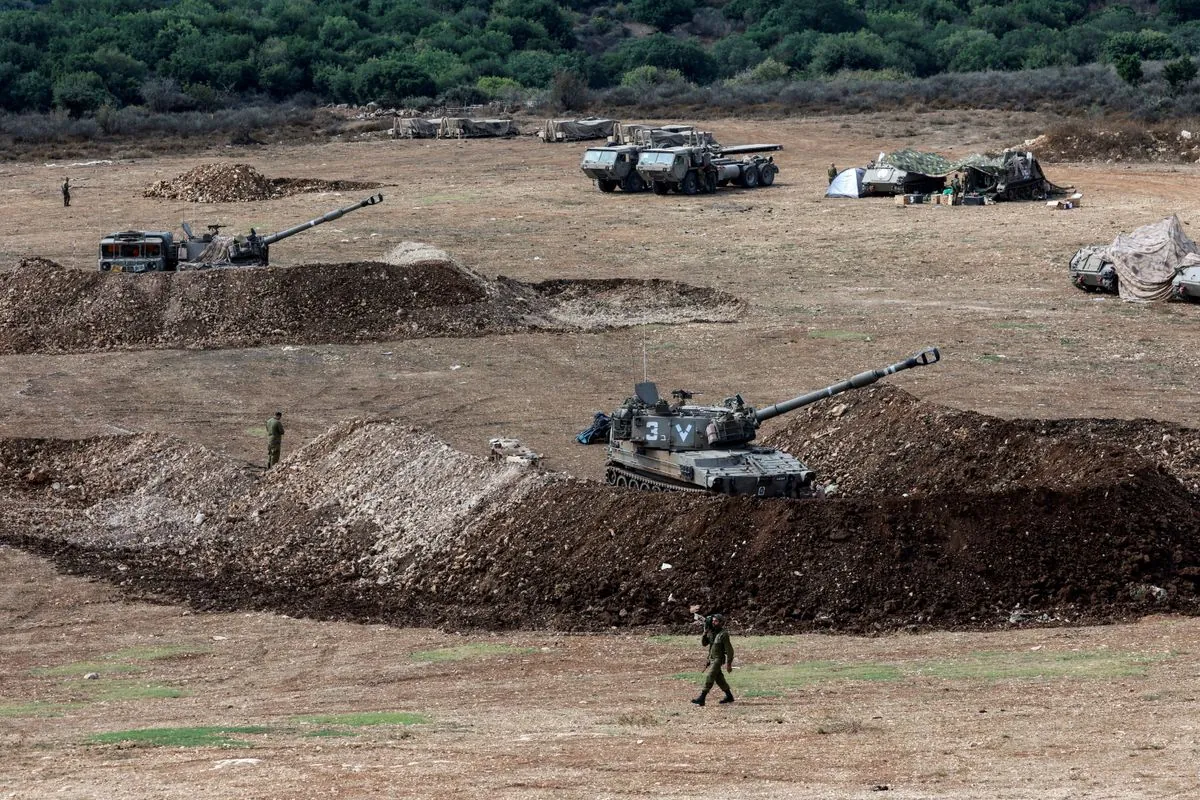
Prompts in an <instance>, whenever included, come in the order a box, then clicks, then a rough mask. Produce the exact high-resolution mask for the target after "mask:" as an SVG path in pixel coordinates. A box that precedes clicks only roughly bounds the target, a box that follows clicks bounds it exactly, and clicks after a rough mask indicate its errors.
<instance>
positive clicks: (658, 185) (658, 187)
mask: <svg viewBox="0 0 1200 800" xmlns="http://www.w3.org/2000/svg"><path fill="white" fill-rule="evenodd" d="M669 191H671V187H670V186H668V185H667V182H666V181H655V182H654V193H655V194H666V193H668V192H669Z"/></svg>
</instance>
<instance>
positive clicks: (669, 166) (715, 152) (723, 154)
mask: <svg viewBox="0 0 1200 800" xmlns="http://www.w3.org/2000/svg"><path fill="white" fill-rule="evenodd" d="M782 149H783V145H779V144H747V145H738V146H736V147H726V148H720V149H716V148H712V147H709V146H707V145H699V146H696V145H691V146H684V147H665V148H654V149H650V150H643V151H642V153H641V155H640V156H639V157H638V163H637V171H638V174H640V175H641V176H642V180H643V181H645V182H646V183H647V184H649V185H650V187H651V188H652V189H653V190H654V193H655V194H667V193H668V192H679V193H680V194H697V193H711V192H715V191H716V190H717V187H718V186H728V185H730V184H736V185H737V186H741V187H743V188H746V189H754V188H756V187H758V186H770V185H771V184H773V183H774V182H775V176H776V175H778V174H779V167H778V166H777V165H776V164H775V158H774V156H762V155H743V156H742V158H734V157H733V156H735V155H742V154H746V153H762V152H768V151H771V150H782Z"/></svg>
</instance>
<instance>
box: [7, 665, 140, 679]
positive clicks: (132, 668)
mask: <svg viewBox="0 0 1200 800" xmlns="http://www.w3.org/2000/svg"><path fill="white" fill-rule="evenodd" d="M141 671H142V668H141V667H139V666H136V665H134V664H117V663H114V662H111V661H110V662H103V661H76V662H75V663H74V664H63V665H61V666H58V667H35V668H34V669H31V670H30V672H32V673H33V674H34V675H41V676H43V677H49V678H54V677H61V676H64V675H86V674H88V673H89V672H95V673H98V674H100V675H112V674H122V673H124V674H128V673H132V672H141Z"/></svg>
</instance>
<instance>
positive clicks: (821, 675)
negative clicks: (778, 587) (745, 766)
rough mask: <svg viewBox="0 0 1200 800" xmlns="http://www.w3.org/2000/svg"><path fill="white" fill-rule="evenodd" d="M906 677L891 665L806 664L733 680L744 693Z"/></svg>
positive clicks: (758, 668) (691, 675)
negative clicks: (830, 682) (837, 682)
mask: <svg viewBox="0 0 1200 800" xmlns="http://www.w3.org/2000/svg"><path fill="white" fill-rule="evenodd" d="M703 675H704V673H702V672H683V673H679V674H677V675H675V676H674V677H676V678H679V679H681V680H686V681H691V682H693V683H695V682H697V681H699V680H700V679H701V678H702V677H703ZM902 677H904V675H903V673H902V672H901V670H900V668H899V667H896V666H892V665H890V664H871V663H864V664H839V663H836V662H833V661H803V662H800V663H799V664H754V665H752V666H748V667H742V668H740V669H737V670H735V671H734V673H733V677H732V678H731V679H730V680H732V681H733V682H734V683H735V684H736V685H737V686H738V687H739V688H740V689H741V690H742V692H743V694H744V693H746V692H751V691H759V692H780V691H783V690H786V689H797V688H800V687H802V686H808V685H810V684H814V683H824V682H827V681H895V680H900V679H901V678H902Z"/></svg>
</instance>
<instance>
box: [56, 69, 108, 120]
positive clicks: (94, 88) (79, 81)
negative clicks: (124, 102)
mask: <svg viewBox="0 0 1200 800" xmlns="http://www.w3.org/2000/svg"><path fill="white" fill-rule="evenodd" d="M115 102H116V98H114V97H113V96H112V95H111V94H109V92H108V90H107V89H105V88H104V80H103V79H102V78H101V77H100V76H99V75H97V74H96V73H94V72H71V73H68V74H66V75H64V76H63V77H61V78H59V79H58V80H57V81H56V82H55V83H54V105H55V107H57V108H61V109H63V110H64V111H66V112H67V113H68V114H70V115H71V116H73V117H79V116H82V115H83V114H84V113H86V112H88V111H95V110H96V109H98V108H100V107H101V106H103V105H111V104H113V103H115Z"/></svg>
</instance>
